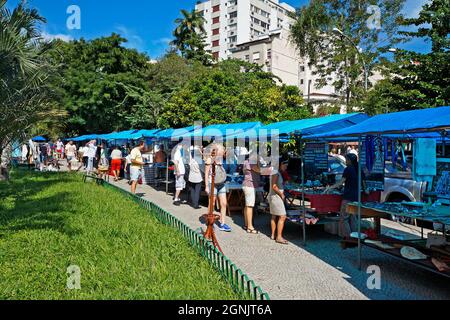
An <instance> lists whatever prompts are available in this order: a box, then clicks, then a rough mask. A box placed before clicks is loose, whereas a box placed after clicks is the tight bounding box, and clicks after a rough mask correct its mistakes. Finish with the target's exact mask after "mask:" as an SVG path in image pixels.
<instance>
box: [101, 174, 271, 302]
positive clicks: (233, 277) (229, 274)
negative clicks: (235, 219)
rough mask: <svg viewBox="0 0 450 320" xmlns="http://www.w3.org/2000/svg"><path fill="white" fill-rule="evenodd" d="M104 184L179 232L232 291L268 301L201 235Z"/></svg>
mask: <svg viewBox="0 0 450 320" xmlns="http://www.w3.org/2000/svg"><path fill="white" fill-rule="evenodd" d="M104 184H106V186H107V187H109V188H113V189H115V190H118V191H120V192H121V193H122V194H124V195H126V196H128V197H129V198H131V199H132V200H133V201H135V202H136V203H138V204H139V205H140V206H141V207H143V208H144V209H147V210H148V211H149V212H150V213H151V214H153V215H155V216H156V218H157V219H158V220H159V221H160V222H161V223H163V224H165V225H169V226H171V227H174V228H176V229H177V230H178V231H180V232H181V233H182V234H183V236H184V237H185V238H186V239H187V240H188V241H189V243H190V244H191V245H192V246H193V247H194V248H195V249H196V250H197V251H198V253H200V255H201V256H202V257H204V258H206V259H207V260H208V262H209V263H210V264H211V265H212V266H213V267H214V268H215V269H216V270H217V271H219V273H220V274H221V275H222V276H223V278H224V279H225V280H226V281H227V282H228V283H229V284H230V285H231V287H232V288H233V290H234V291H236V292H237V293H239V294H243V295H245V296H248V297H251V298H253V299H254V300H270V298H269V294H268V293H267V292H264V291H263V290H262V289H261V287H260V286H257V285H256V284H255V282H254V281H253V280H251V279H250V278H249V277H248V275H247V274H245V273H243V272H242V270H241V269H238V268H237V267H236V265H235V264H234V263H233V262H231V260H230V259H229V258H227V257H226V256H225V255H224V254H223V253H221V252H220V251H219V250H217V248H215V247H214V246H213V245H212V244H211V242H210V241H207V240H206V239H205V238H204V237H203V235H201V234H199V233H198V232H195V231H194V230H192V229H191V228H190V227H188V226H187V225H186V224H185V223H184V222H182V221H181V220H179V219H178V218H176V217H175V216H174V215H172V214H170V213H169V212H167V211H165V210H164V209H162V208H160V207H159V206H158V205H156V204H155V203H153V202H151V201H148V200H146V199H143V198H140V197H138V196H136V195H133V194H131V193H130V192H128V191H126V190H124V189H122V188H120V187H118V186H116V185H113V184H111V183H109V182H107V181H104Z"/></svg>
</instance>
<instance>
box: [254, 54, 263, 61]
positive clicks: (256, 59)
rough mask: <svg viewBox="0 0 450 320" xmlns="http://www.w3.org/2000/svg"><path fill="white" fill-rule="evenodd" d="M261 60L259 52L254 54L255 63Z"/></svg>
mask: <svg viewBox="0 0 450 320" xmlns="http://www.w3.org/2000/svg"><path fill="white" fill-rule="evenodd" d="M260 58H261V57H260V53H259V52H253V61H258V60H259V59H260Z"/></svg>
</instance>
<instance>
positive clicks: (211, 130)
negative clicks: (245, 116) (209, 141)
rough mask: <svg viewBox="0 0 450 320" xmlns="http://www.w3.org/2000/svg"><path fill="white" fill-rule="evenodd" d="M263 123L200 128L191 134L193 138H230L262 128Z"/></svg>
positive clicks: (214, 125) (215, 125)
mask: <svg viewBox="0 0 450 320" xmlns="http://www.w3.org/2000/svg"><path fill="white" fill-rule="evenodd" d="M261 127H262V124H261V122H243V123H230V124H213V125H210V126H207V127H205V128H203V129H201V130H199V128H198V129H197V130H195V131H193V132H191V133H190V134H189V136H191V137H208V138H212V137H223V138H225V137H230V136H236V135H239V134H243V133H245V132H247V131H252V130H256V129H258V128H261Z"/></svg>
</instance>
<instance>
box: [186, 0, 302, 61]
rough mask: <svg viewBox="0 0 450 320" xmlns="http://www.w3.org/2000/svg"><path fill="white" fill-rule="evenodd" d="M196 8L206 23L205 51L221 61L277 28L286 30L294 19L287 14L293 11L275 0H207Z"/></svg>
mask: <svg viewBox="0 0 450 320" xmlns="http://www.w3.org/2000/svg"><path fill="white" fill-rule="evenodd" d="M195 9H196V10H197V11H199V12H201V13H202V14H203V17H204V18H205V20H206V24H205V30H206V43H207V47H206V49H207V50H209V51H211V52H212V54H213V56H214V57H216V58H217V59H220V60H224V59H228V58H229V57H230V56H231V49H233V48H236V46H237V45H239V44H242V43H246V42H249V41H252V40H256V39H258V37H259V36H261V35H264V34H268V33H269V32H270V31H273V30H277V29H280V28H284V29H287V30H289V28H290V26H291V25H292V23H293V20H292V18H290V17H288V12H294V11H295V9H294V8H293V7H291V6H289V5H288V4H286V3H279V2H278V0H208V1H205V2H201V3H198V4H197V5H196V6H195Z"/></svg>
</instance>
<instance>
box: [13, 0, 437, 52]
mask: <svg viewBox="0 0 450 320" xmlns="http://www.w3.org/2000/svg"><path fill="white" fill-rule="evenodd" d="M426 1H427V0H407V3H406V7H405V14H406V15H407V16H416V15H417V13H418V12H419V11H420V8H421V6H422V5H423V3H425V2H426ZM17 2H18V0H9V1H8V4H9V6H13V5H15V4H16V3H17ZM28 2H29V4H30V5H31V6H33V7H36V8H37V9H38V10H39V12H40V14H41V15H43V16H44V17H45V18H46V19H47V24H46V25H45V26H43V31H44V32H45V34H46V36H47V37H48V38H52V37H60V38H63V39H78V38H80V37H84V38H87V39H92V38H96V37H100V36H105V35H110V34H111V33H112V32H116V33H119V34H121V35H123V36H124V37H125V38H127V39H128V40H129V43H128V46H129V47H132V48H136V49H138V50H139V51H144V52H146V53H147V54H148V55H149V56H150V57H151V58H153V59H156V58H158V57H159V56H161V55H163V54H164V52H165V50H166V48H167V45H168V42H169V41H170V39H171V36H172V30H173V29H174V20H175V19H176V18H177V17H178V16H179V12H180V10H181V9H192V8H193V7H194V5H195V3H196V0H162V1H161V0H159V1H155V0H127V1H123V0H28ZM285 2H287V3H289V4H290V5H292V6H294V7H299V6H301V5H304V4H306V3H308V2H309V0H285ZM70 5H78V6H79V7H80V9H81V29H80V30H69V29H68V28H67V26H66V20H67V18H68V16H69V15H68V14H67V13H66V10H67V8H68V7H69V6H70ZM403 47H406V48H408V49H411V50H417V51H423V50H427V48H428V47H429V45H424V43H423V42H421V41H414V42H412V43H409V44H408V45H406V46H405V45H404V46H403Z"/></svg>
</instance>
